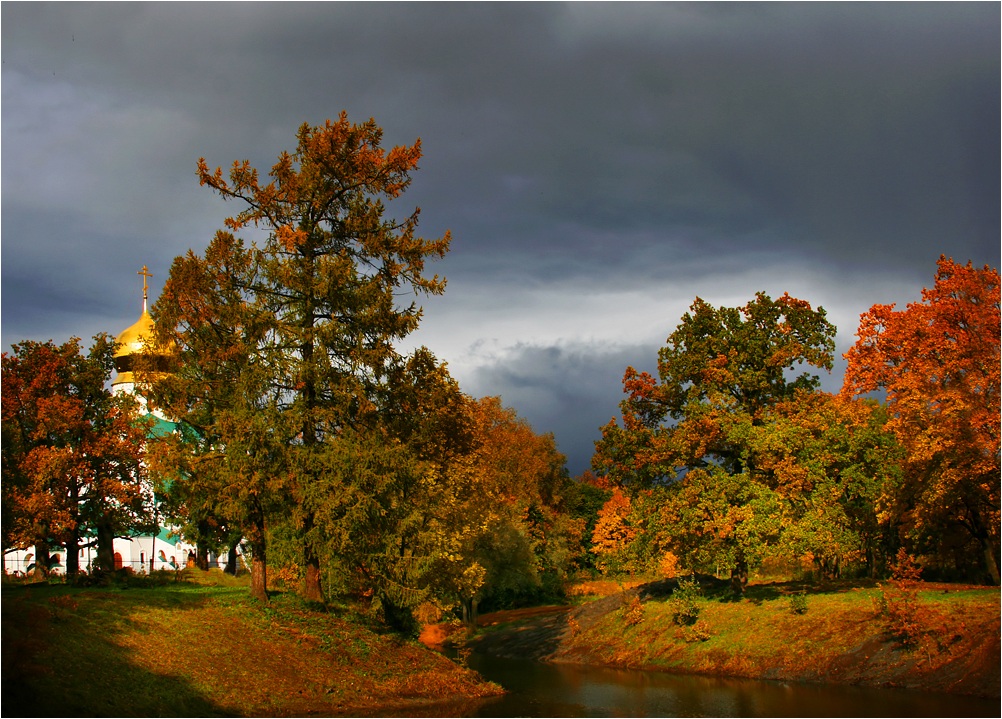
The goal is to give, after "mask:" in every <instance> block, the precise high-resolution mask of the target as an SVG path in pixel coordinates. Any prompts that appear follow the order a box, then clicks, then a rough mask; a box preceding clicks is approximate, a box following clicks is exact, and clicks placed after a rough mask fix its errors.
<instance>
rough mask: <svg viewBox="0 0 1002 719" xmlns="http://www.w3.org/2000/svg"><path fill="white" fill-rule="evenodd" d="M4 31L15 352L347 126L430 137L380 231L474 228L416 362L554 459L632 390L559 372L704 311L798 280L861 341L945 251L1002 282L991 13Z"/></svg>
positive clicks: (40, 23) (8, 309) (158, 263)
mask: <svg viewBox="0 0 1002 719" xmlns="http://www.w3.org/2000/svg"><path fill="white" fill-rule="evenodd" d="M0 12H2V20H3V23H2V34H3V36H2V48H0V52H2V58H3V70H2V73H3V75H2V79H3V84H2V91H3V105H2V107H3V110H2V112H3V118H2V120H3V122H2V133H3V150H4V151H5V152H4V155H3V160H4V162H3V166H2V173H3V175H2V180H3V186H2V193H3V194H2V201H3V213H2V233H3V248H2V250H3V265H2V272H3V285H2V293H3V298H2V299H3V300H4V307H5V309H4V312H3V341H4V343H5V345H6V344H7V343H9V342H12V341H16V340H18V339H20V338H23V337H33V338H40V339H44V338H47V337H57V338H59V337H65V336H67V335H68V334H70V333H74V334H80V335H83V336H84V337H88V336H90V334H93V332H95V331H97V330H100V329H104V330H110V331H117V330H119V329H121V328H122V327H124V326H126V325H128V324H130V323H131V322H132V321H133V319H134V314H135V311H136V309H135V308H136V303H137V300H136V293H137V288H138V286H139V284H138V278H137V277H136V276H135V272H136V270H137V269H138V268H139V267H140V266H141V265H143V264H147V265H149V266H150V267H151V268H152V269H153V271H154V273H155V274H156V275H157V277H156V278H155V279H154V283H153V284H154V288H153V296H154V298H155V296H156V290H157V289H158V288H159V286H160V283H162V281H163V279H164V276H165V274H166V272H167V269H168V267H169V264H170V260H171V258H172V257H174V256H175V255H177V254H180V253H182V252H184V251H185V250H187V249H188V248H189V247H192V248H195V249H196V250H200V249H201V248H203V247H204V246H205V244H206V243H207V242H208V240H209V239H210V237H211V235H212V232H213V231H214V229H215V228H216V227H218V226H219V225H220V224H221V220H222V218H223V217H225V216H226V215H227V214H230V213H232V212H234V211H236V210H235V209H234V207H233V206H232V205H225V204H223V203H221V202H220V201H219V200H218V199H217V198H214V197H213V196H212V195H211V193H208V192H207V191H206V190H204V189H200V188H199V187H198V186H197V181H196V180H195V176H194V167H195V161H196V160H197V158H198V157H200V156H205V157H206V159H207V160H208V161H209V162H210V163H211V164H213V165H223V166H224V167H225V166H226V165H228V164H229V163H230V162H231V161H232V160H234V159H238V158H239V159H243V158H248V159H250V160H251V161H252V162H253V163H254V164H255V165H257V166H258V167H259V168H261V169H262V170H263V169H265V168H267V167H269V166H270V164H271V163H272V162H273V161H274V158H275V157H276V156H277V154H278V152H279V151H281V150H283V149H291V148H292V145H293V142H294V132H295V128H296V127H297V126H298V125H299V124H300V123H302V122H304V121H308V122H311V123H319V122H322V121H323V120H324V119H325V118H327V117H334V116H336V115H337V113H338V112H339V111H340V110H342V109H346V110H347V111H348V113H349V117H350V118H351V119H353V120H356V121H358V120H362V119H365V118H368V117H370V116H371V117H374V118H375V119H376V121H377V122H378V123H379V124H380V125H381V126H382V127H383V128H384V129H385V141H386V143H387V144H398V143H410V142H412V141H413V140H414V139H415V138H417V137H421V139H422V143H423V150H424V158H423V160H422V162H421V170H420V171H419V172H418V173H416V174H415V177H414V184H413V186H412V188H411V189H410V190H409V191H408V193H407V194H405V195H404V196H403V198H401V199H400V200H398V201H396V202H394V203H391V205H390V208H391V211H392V212H395V213H396V214H404V213H409V211H410V210H411V209H412V207H413V206H414V205H415V204H416V205H420V206H421V207H422V210H423V213H422V229H423V231H424V232H425V233H427V234H428V235H438V234H440V233H441V232H443V231H444V230H445V229H447V228H451V229H452V231H453V233H454V236H455V241H454V244H453V250H452V252H451V253H450V255H449V257H447V258H446V260H445V261H444V262H442V263H440V264H439V265H436V266H435V267H434V268H433V269H434V271H437V272H442V273H444V274H445V275H447V276H448V277H449V278H450V285H449V289H448V290H447V292H446V295H445V296H444V297H442V298H432V299H430V300H428V301H427V302H426V303H425V304H426V310H427V314H426V324H427V325H428V329H427V330H422V333H421V335H420V337H419V339H420V341H422V342H425V343H427V344H429V346H430V347H431V348H432V349H433V350H435V351H436V352H438V353H439V354H440V356H442V357H443V358H444V359H447V360H449V362H450V366H452V367H453V368H454V371H455V372H456V373H457V375H458V376H459V377H460V380H461V381H462V382H464V385H465V384H466V383H467V382H468V383H469V384H470V385H471V387H470V388H469V391H473V388H472V386H473V385H475V386H476V391H477V393H479V394H502V395H503V396H504V397H505V399H506V401H508V402H510V403H511V404H513V405H515V406H516V408H517V409H520V410H522V408H521V407H520V406H518V404H517V403H516V402H515V400H514V399H512V397H516V396H517V397H519V402H521V401H523V399H522V398H523V397H525V399H524V401H525V402H527V403H529V404H532V406H533V407H534V408H535V407H538V408H539V411H537V410H536V409H533V410H532V412H533V415H534V416H533V417H531V419H532V420H533V422H534V424H536V426H537V429H539V430H540V431H547V430H549V429H553V430H554V431H556V432H557V435H558V441H560V442H561V444H562V445H564V444H565V443H567V442H570V441H571V440H564V439H563V438H564V437H571V436H573V437H574V438H575V439H574V440H573V443H574V444H575V446H585V445H588V444H589V442H590V440H588V441H581V440H579V437H580V432H582V431H583V430H582V429H581V427H579V426H577V425H575V424H574V423H575V422H577V423H579V424H581V423H583V422H584V420H582V419H580V418H581V417H584V416H590V415H589V414H588V413H587V412H583V411H582V412H578V411H573V412H572V411H567V408H569V407H572V406H575V402H585V401H587V402H593V403H594V404H593V405H592V406H597V405H599V404H602V405H603V409H602V410H601V411H600V412H599V411H598V410H595V411H594V412H593V414H594V415H595V416H599V415H600V416H601V417H600V421H601V422H604V421H606V420H607V419H608V416H610V415H611V413H612V412H613V411H614V410H615V401H618V397H617V399H616V400H614V401H613V402H612V405H611V406H609V405H608V402H609V401H610V400H609V399H608V398H607V396H606V395H603V396H602V398H599V397H598V395H595V394H592V393H591V392H590V391H589V390H588V389H587V383H585V382H582V383H578V384H577V385H576V386H579V387H582V392H583V393H582V394H575V393H574V387H575V385H574V384H562V383H561V382H560V379H561V378H564V377H569V376H579V375H580V376H582V377H584V376H586V375H588V374H589V372H591V373H593V374H594V375H595V376H596V377H597V376H600V375H601V376H603V377H605V376H606V375H607V374H608V369H607V367H606V365H605V364H604V363H605V362H607V361H610V362H611V361H612V360H611V359H610V358H616V361H617V362H618V361H619V360H623V359H625V357H624V356H623V355H622V352H623V351H625V350H622V348H625V347H628V346H629V347H634V348H637V347H656V343H657V342H661V341H663V339H664V337H665V336H667V334H668V332H670V330H671V329H672V328H673V327H674V325H675V324H676V323H677V321H678V317H679V316H680V314H681V312H682V311H684V308H685V307H687V306H688V304H689V303H690V302H691V301H692V299H693V297H694V296H695V295H696V294H700V295H701V296H704V297H707V299H708V300H709V301H714V302H717V303H724V302H734V303H743V302H746V301H748V299H750V298H751V296H753V294H754V291H755V290H757V289H766V290H768V291H769V292H771V293H773V294H774V295H778V294H781V293H782V292H783V291H785V290H786V289H790V291H791V292H793V291H794V287H793V285H797V287H799V288H800V289H801V290H802V291H803V293H805V294H804V296H805V298H806V299H809V300H811V301H812V302H815V303H825V305H826V307H827V308H828V309H829V311H830V312H833V313H835V314H837V315H838V316H839V318H840V322H839V327H840V350H844V346H845V345H846V344H847V343H848V342H851V338H852V333H853V331H854V330H855V326H854V325H855V321H856V319H857V318H858V314H859V313H860V312H862V311H864V310H865V309H867V308H868V307H869V305H870V304H872V303H873V302H876V301H881V302H890V301H897V302H902V303H903V302H906V301H909V300H913V299H916V298H917V295H918V291H919V289H920V288H921V287H922V286H923V285H925V284H928V283H929V281H930V279H931V277H932V275H933V272H934V269H935V267H934V263H935V260H936V258H937V257H938V256H939V255H940V254H941V253H945V254H947V255H950V256H953V257H954V258H955V259H958V260H960V261H965V260H968V259H970V260H973V261H974V262H975V264H984V263H988V264H991V265H993V266H997V265H998V264H999V244H998V238H999V199H998V198H999V195H1000V189H1002V188H1000V182H999V178H1000V171H999V155H1000V146H999V137H1000V135H999V126H1000V107H999V102H1000V101H999V97H1000V94H999V75H1000V62H999V57H1000V52H999V50H1000V43H999V33H998V27H999V22H1000V8H999V6H998V5H997V4H992V3H972V4H962V3H942V4H939V3H919V4H904V3H890V4H870V3H838V4H818V3H804V4H799V3H779V4H764V3H761V4H760V3H753V4H747V5H746V4H733V3H709V4H682V3H639V4H630V3H610V4H607V3H570V4H563V3H560V4H558V3H544V4H532V3H502V4H489V3H457V4H447V5H440V4H432V3H405V4H396V3H357V4H356V3H302V4H297V3H274V4H272V3H214V4H208V3H204V4H203V3H166V4H160V3H141V4H132V3H109V4H89V3H69V4H56V3H10V2H5V3H3V5H2V8H0ZM846 288H849V289H846ZM850 290H851V291H850ZM474 309H475V310H476V313H475V314H474ZM652 343H653V344H652ZM589 345H591V346H595V347H602V348H604V349H602V350H601V351H598V352H594V353H589V352H588V351H587V347H588V346H589ZM547 353H555V354H552V355H551V354H547ZM550 356H553V357H556V360H555V361H556V364H555V365H553V366H554V367H560V368H561V369H559V370H554V371H553V372H549V371H546V370H545V369H544V368H545V367H549V366H550V365H547V364H546V363H545V361H544V360H545V358H546V357H550ZM536 361H539V362H540V363H542V364H540V365H539V367H538V368H536V369H535V370H534V369H533V367H534V365H533V363H534V362H536ZM642 361H643V359H642V358H641V359H637V360H635V363H638V364H639V363H642ZM589 363H590V364H589ZM620 364H623V365H624V366H625V364H626V363H623V362H620ZM516 368H517V371H516ZM584 368H589V369H584ZM622 369H623V367H619V369H618V370H617V372H616V373H615V374H616V376H617V379H616V386H615V387H614V388H613V394H617V395H618V378H619V377H620V376H621V374H622ZM833 381H834V380H833ZM520 383H521V384H520ZM527 383H528V384H527ZM532 383H536V384H537V385H538V387H539V388H540V391H539V392H537V393H536V394H535V395H532V393H530V392H528V391H526V390H525V389H524V388H525V387H527V386H529V385H531V384H532ZM547 387H549V388H551V389H550V390H548V391H547V390H545V388H547ZM562 388H563V389H562ZM533 396H535V397H546V398H547V400H546V403H545V408H544V404H543V402H542V401H541V400H538V401H537V400H533V399H532V397H533ZM583 398H588V399H587V400H586V399H583ZM533 402H535V404H533ZM551 421H552V422H553V423H554V424H552V425H551V426H545V425H546V423H548V422H551ZM588 421H592V420H591V419H589V420H588ZM592 434H594V431H593V433H592ZM582 451H583V450H575V453H574V454H575V460H574V463H572V465H573V468H574V471H579V469H580V465H581V464H582V462H584V463H585V464H586V459H587V458H585V459H584V460H582V459H581V458H580V457H581V452H582ZM569 454H570V452H569ZM575 463H576V464H575Z"/></svg>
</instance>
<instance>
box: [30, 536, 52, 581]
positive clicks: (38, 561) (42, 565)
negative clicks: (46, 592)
mask: <svg viewBox="0 0 1002 719" xmlns="http://www.w3.org/2000/svg"><path fill="white" fill-rule="evenodd" d="M49 561H50V557H49V543H48V541H47V540H44V539H43V540H40V541H37V542H35V572H34V574H35V579H45V578H46V577H47V576H48V575H49Z"/></svg>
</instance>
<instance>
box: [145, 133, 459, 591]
mask: <svg viewBox="0 0 1002 719" xmlns="http://www.w3.org/2000/svg"><path fill="white" fill-rule="evenodd" d="M297 140H298V144H297V147H296V150H295V151H294V152H293V153H291V154H290V153H286V152H283V153H281V155H280V156H279V158H278V161H277V162H276V163H275V165H274V166H273V167H272V168H271V170H270V172H269V177H270V181H268V182H266V183H265V182H263V181H261V180H260V179H259V175H258V171H257V170H256V169H254V168H252V167H251V166H250V164H249V162H247V161H244V162H234V163H233V165H232V167H231V168H230V171H229V173H228V174H227V175H225V176H224V173H223V171H222V169H221V168H217V169H216V170H215V171H212V170H210V169H209V166H208V164H207V163H206V161H205V160H204V159H201V160H199V163H198V175H199V179H200V182H201V183H202V184H203V185H207V186H209V187H210V188H212V189H213V190H214V191H215V192H217V193H218V194H219V195H221V196H222V197H223V198H225V199H228V200H236V201H237V202H238V203H239V204H240V205H241V206H242V209H241V210H240V212H238V213H237V214H236V215H234V216H233V217H230V218H228V219H227V220H226V226H227V232H221V233H219V234H217V237H216V240H215V241H214V245H216V244H218V245H220V246H222V245H226V244H227V243H229V244H232V243H234V242H238V240H235V239H233V236H232V235H229V234H228V233H229V232H233V233H238V232H241V231H244V230H256V231H257V232H258V236H259V238H260V239H259V243H258V244H253V245H251V246H249V247H245V246H244V245H242V244H240V245H239V248H238V249H236V250H234V253H235V255H234V256H235V257H237V256H239V261H235V262H233V263H230V264H226V263H225V262H215V263H213V262H210V261H209V260H210V255H212V254H213V253H214V252H215V248H214V246H210V248H209V250H207V251H206V257H205V261H206V262H207V263H209V264H210V265H211V267H212V268H214V269H213V270H212V271H215V272H217V273H219V274H217V275H216V276H214V277H213V279H214V280H216V279H217V284H220V285H226V286H231V287H232V290H233V292H234V303H232V304H231V305H230V308H231V309H232V311H233V312H234V313H235V317H233V318H229V319H221V320H219V321H220V323H221V324H220V326H221V327H222V329H223V330H228V331H231V332H232V331H238V333H239V334H240V335H241V337H240V338H239V342H238V343H237V345H236V346H234V347H233V350H232V351H233V354H232V356H227V355H225V351H224V349H225V348H226V347H227V343H229V342H230V341H231V339H232V337H227V336H225V335H220V336H221V337H222V338H223V339H222V340H221V342H222V344H221V348H223V349H221V350H220V351H223V355H224V358H225V359H226V361H231V360H232V364H233V366H234V367H236V365H238V364H239V365H240V366H241V367H243V368H244V369H243V370H241V371H240V374H239V375H238V376H239V378H240V380H239V387H240V388H241V389H240V391H241V392H242V393H243V397H242V399H241V400H240V402H239V404H240V405H241V407H242V409H241V416H242V420H241V422H247V423H250V424H248V425H244V424H242V423H241V422H236V423H235V424H233V425H232V426H231V429H233V431H234V432H236V433H238V434H239V433H240V432H243V433H245V435H246V436H248V437H250V436H255V437H257V440H256V441H259V442H262V443H263V445H258V444H256V443H252V444H251V445H247V446H245V445H244V444H241V443H236V444H233V443H231V442H226V441H222V440H220V441H218V442H214V443H212V444H211V446H212V447H213V451H214V452H220V453H223V454H225V455H226V456H227V457H231V456H233V455H234V453H236V452H247V451H251V452H253V451H255V450H256V451H257V453H256V454H254V457H255V463H252V465H250V466H245V465H246V463H247V461H248V460H246V459H245V457H244V455H243V454H241V456H240V458H239V464H240V465H241V468H240V471H241V472H245V473H247V475H248V476H251V477H259V478H260V481H262V482H264V483H265V484H266V485H267V486H268V487H269V488H270V489H271V490H275V492H276V494H277V495H280V496H281V497H283V498H288V499H289V500H291V502H290V511H291V513H292V515H293V520H294V522H295V525H296V527H297V531H298V534H299V537H300V541H301V545H302V552H303V570H304V571H303V577H304V579H303V586H302V593H303V596H304V597H305V598H307V599H310V600H321V599H322V598H323V592H322V588H321V558H322V553H323V552H324V551H325V549H329V544H328V542H327V537H325V536H324V533H323V532H322V531H321V530H320V528H319V527H318V526H317V514H318V512H327V507H326V506H325V504H326V502H327V501H328V499H329V497H330V496H331V494H332V493H331V491H330V490H331V487H330V484H329V482H330V475H329V469H330V467H331V465H332V463H334V464H337V463H338V462H339V461H340V460H339V459H338V457H339V456H340V455H341V454H342V449H341V448H340V447H339V443H340V442H341V441H342V438H345V437H347V438H348V439H347V440H346V441H349V443H350V444H353V445H354V444H356V443H357V442H358V441H361V442H362V443H363V444H364V445H365V446H372V444H371V443H372V439H371V438H370V437H368V436H366V435H367V433H368V432H377V431H381V430H380V429H379V427H380V423H379V421H378V406H377V403H376V400H377V395H378V394H379V392H380V388H381V385H382V382H383V379H384V378H385V376H386V374H387V373H388V372H389V371H390V367H391V365H392V363H393V362H394V361H395V359H396V357H397V352H396V349H395V344H396V343H397V342H398V341H399V340H401V339H402V338H404V337H406V336H407V335H408V334H409V333H410V332H412V331H413V330H414V329H416V328H417V325H418V322H419V320H420V316H421V309H420V307H419V306H418V304H417V302H416V300H415V299H414V298H415V297H416V296H418V295H421V294H437V293H440V292H442V291H443V289H444V286H445V282H444V280H442V279H440V278H439V277H438V276H437V275H436V276H432V277H429V276H427V275H426V273H425V262H426V260H427V259H429V258H436V257H442V256H444V254H445V253H446V251H447V250H448V247H449V242H450V236H449V234H448V233H446V234H445V235H444V236H443V237H441V238H438V239H431V240H426V239H423V238H421V237H418V236H417V235H416V230H417V223H418V214H419V210H417V209H415V210H414V211H413V212H411V213H409V214H408V215H406V216H405V217H404V218H403V219H400V220H398V219H392V218H388V217H385V216H384V212H385V206H384V200H392V199H394V198H397V197H399V195H400V194H401V193H402V192H403V191H404V190H405V189H406V188H407V187H408V185H409V184H410V181H411V180H410V173H411V172H412V171H413V170H414V169H416V168H417V162H418V159H419V158H420V156H421V148H420V141H417V142H415V143H414V144H413V145H411V146H398V147H394V148H392V149H390V150H385V149H384V148H383V147H382V145H381V143H382V130H381V129H380V128H379V127H378V126H377V125H376V123H375V121H373V120H369V121H367V122H364V123H361V124H355V123H351V122H349V121H348V118H347V115H346V114H345V113H342V114H341V115H340V117H339V118H338V119H337V121H334V122H332V121H330V120H328V121H327V122H326V123H324V124H323V125H319V126H316V127H313V126H310V125H308V124H304V125H302V126H301V127H300V128H299V132H298V133H297ZM262 235H263V236H262ZM189 259H190V261H192V262H194V261H195V260H197V259H198V258H197V257H195V256H194V255H189ZM178 271H179V272H180V268H178ZM173 275H174V270H172V278H173ZM210 275H211V272H210ZM168 282H170V280H169V281H168ZM407 296H409V297H410V298H411V299H410V301H404V302H401V297H407ZM168 303H169V304H172V305H175V307H173V308H168V307H167V306H166V305H167V304H168ZM178 307H180V308H181V309H180V310H178V309H177V308H178ZM213 309H214V308H213V306H212V305H211V304H210V305H208V310H207V312H205V311H203V310H200V309H199V308H197V307H193V306H191V307H189V306H186V305H185V298H184V297H183V291H182V292H177V293H171V294H169V295H167V296H161V299H160V300H159V301H158V303H157V306H156V307H155V308H154V311H153V313H152V314H153V316H154V318H155V319H156V320H157V321H158V325H157V332H158V334H161V333H162V335H161V339H162V340H163V341H167V340H168V339H171V340H173V341H175V342H176V343H177V344H178V345H179V346H180V347H181V348H182V351H181V355H180V357H181V362H182V364H184V363H188V362H194V361H197V357H196V353H186V352H185V351H184V349H183V348H184V347H185V342H186V336H185V332H186V329H185V328H186V327H190V326H192V322H194V326H200V325H199V323H200V322H201V321H202V320H201V318H200V316H199V313H203V314H208V315H210V316H212V315H213ZM245 319H246V320H247V321H248V322H249V324H247V325H244V324H242V323H243V322H244V320H245ZM192 372H194V371H192ZM210 386H211V385H210ZM200 391H202V390H200V389H199V388H198V387H197V386H194V385H192V386H190V387H189V388H188V394H189V396H196V395H197V394H198V392H200ZM212 391H215V390H212ZM219 391H220V392H223V393H224V394H225V393H228V392H230V390H229V389H220V390H219ZM210 404H211V401H210ZM245 411H248V412H252V413H253V415H250V414H247V415H245V414H243V413H244V412H245ZM232 436H234V435H231V437H232ZM359 438H361V439H359ZM207 441H208V440H207ZM238 448H239V449H238ZM329 453H333V454H332V455H331V456H327V455H328V454H329ZM233 459H234V461H236V458H235V457H233ZM257 461H260V462H261V463H263V464H261V465H258V464H257V463H256V462H257ZM265 475H269V476H265ZM338 476H340V477H341V480H342V481H343V482H345V483H347V484H348V485H351V483H353V482H355V481H356V480H357V479H359V478H360V477H363V478H364V477H365V476H366V475H365V473H364V472H361V473H360V474H359V475H358V476H353V475H351V474H349V475H345V474H344V473H341V474H340V475H338ZM351 491H352V490H351V487H350V486H349V487H343V488H342V491H338V492H334V495H335V496H343V495H345V494H347V493H350V492H351ZM254 496H260V497H263V496H264V495H261V494H258V495H254ZM248 501H250V498H249V497H248ZM266 504H267V503H264V504H263V505H262V508H261V509H262V511H264V512H265V514H267V511H268V508H267V506H264V505H266ZM245 506H249V505H245Z"/></svg>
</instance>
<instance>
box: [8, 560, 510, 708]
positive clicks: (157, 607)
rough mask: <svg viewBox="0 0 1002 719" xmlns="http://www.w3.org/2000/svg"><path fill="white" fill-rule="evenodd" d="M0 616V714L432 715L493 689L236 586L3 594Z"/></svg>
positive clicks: (285, 598)
mask: <svg viewBox="0 0 1002 719" xmlns="http://www.w3.org/2000/svg"><path fill="white" fill-rule="evenodd" d="M220 577H221V575H220ZM217 581H220V579H219V578H217ZM221 581H223V582H224V583H225V580H221ZM2 609H3V611H2V614H3V619H2V638H3V667H2V687H3V690H2V691H3V695H2V697H3V708H4V716H306V715H313V716H317V715H319V716H338V715H348V716H364V715H376V716H379V715H390V714H392V715H398V716H399V715H405V716H406V715H411V716H415V715H432V716H434V715H437V714H438V712H437V711H436V710H435V704H436V703H437V702H440V701H442V700H443V699H448V700H449V701H450V702H452V703H453V704H454V703H456V702H457V701H462V700H467V699H468V700H470V701H474V700H476V699H477V698H480V697H486V696H493V695H496V694H499V693H501V689H500V688H499V687H497V686H496V685H494V684H490V683H488V682H486V681H484V680H483V679H482V678H481V677H480V676H479V675H477V674H476V673H474V672H472V671H470V670H468V669H465V668H463V667H460V666H458V665H457V664H455V663H454V662H452V661H450V660H449V659H447V658H445V657H444V656H442V655H440V654H438V653H435V652H433V651H430V650H428V649H426V648H425V647H423V646H421V645H420V644H418V643H416V642H412V641H405V640H402V639H400V638H399V637H397V636H394V635H393V634H388V633H385V632H381V631H380V629H379V627H378V626H376V625H374V624H372V623H369V624H367V623H366V620H365V618H364V617H357V616H353V615H351V613H350V611H349V610H347V609H344V608H334V609H333V610H324V609H320V608H316V607H310V606H308V605H304V604H303V603H302V602H301V601H300V600H299V599H298V598H297V597H295V596H293V595H291V594H280V593H276V594H275V595H274V596H273V598H272V601H270V602H269V603H267V604H262V603H259V602H256V601H254V600H252V599H250V598H249V596H248V592H247V587H246V586H244V585H243V583H237V584H236V586H218V585H205V584H192V583H184V582H180V583H173V581H171V582H169V583H167V584H165V585H164V586H158V587H148V586H146V587H144V586H132V587H108V588H88V589H80V588H75V587H69V586H66V585H61V584H57V585H48V584H38V585H22V586H7V585H5V586H4V588H3V601H2Z"/></svg>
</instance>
